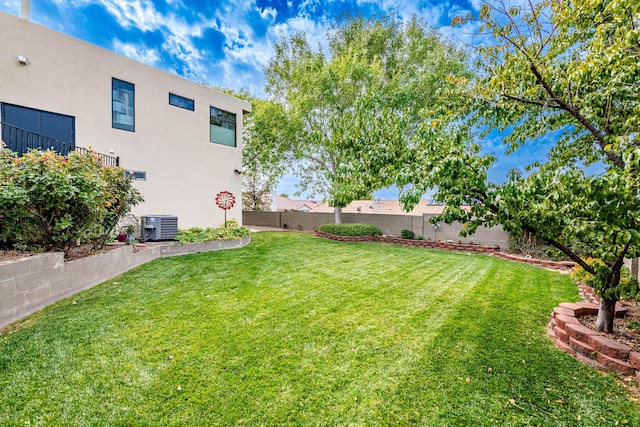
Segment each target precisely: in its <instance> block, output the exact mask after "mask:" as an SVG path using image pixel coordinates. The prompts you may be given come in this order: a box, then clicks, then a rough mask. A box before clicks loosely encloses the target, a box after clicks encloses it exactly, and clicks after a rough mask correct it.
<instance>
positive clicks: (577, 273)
mask: <svg viewBox="0 0 640 427" xmlns="http://www.w3.org/2000/svg"><path fill="white" fill-rule="evenodd" d="M586 261H587V264H589V265H590V266H591V267H593V268H594V269H595V270H596V272H597V271H599V270H602V269H603V268H604V267H605V263H604V262H603V261H602V260H599V259H596V258H587V260H586ZM620 273H621V277H620V283H619V284H618V286H616V287H615V288H614V289H608V290H607V291H606V293H608V294H610V295H607V296H609V297H614V296H615V297H616V298H618V299H633V300H637V299H638V297H639V296H640V294H639V293H640V285H639V284H638V281H637V280H636V279H634V278H633V277H631V272H630V271H629V269H628V268H627V267H622V270H621V271H620ZM571 278H572V279H573V280H574V281H575V282H577V283H583V284H585V285H587V286H590V287H592V288H593V289H594V290H595V291H596V292H597V293H598V294H599V295H600V294H601V293H602V292H601V290H600V289H599V287H600V283H599V282H598V279H597V277H596V276H594V275H592V274H591V273H589V272H587V271H586V270H585V269H584V268H582V267H581V266H579V265H576V267H575V268H574V269H573V271H572V272H571Z"/></svg>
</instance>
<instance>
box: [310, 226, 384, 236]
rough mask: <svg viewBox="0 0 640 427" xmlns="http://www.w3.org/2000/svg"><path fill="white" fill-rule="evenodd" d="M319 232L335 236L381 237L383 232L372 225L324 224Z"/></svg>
mask: <svg viewBox="0 0 640 427" xmlns="http://www.w3.org/2000/svg"><path fill="white" fill-rule="evenodd" d="M318 230H319V231H321V232H323V233H327V234H333V235H334V236H379V235H381V234H382V231H380V229H379V228H378V227H376V226H375V225H371V224H359V223H355V224H323V225H321V226H320V227H319V228H318Z"/></svg>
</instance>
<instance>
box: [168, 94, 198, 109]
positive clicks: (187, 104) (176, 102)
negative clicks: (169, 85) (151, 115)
mask: <svg viewBox="0 0 640 427" xmlns="http://www.w3.org/2000/svg"><path fill="white" fill-rule="evenodd" d="M169 105H173V106H176V107H180V108H184V109H185V110H191V111H194V110H195V108H196V103H195V102H194V101H193V99H189V98H185V97H184V96H180V95H176V94H175V93H171V92H169Z"/></svg>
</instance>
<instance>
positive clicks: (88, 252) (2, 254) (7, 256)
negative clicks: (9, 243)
mask: <svg viewBox="0 0 640 427" xmlns="http://www.w3.org/2000/svg"><path fill="white" fill-rule="evenodd" d="M118 247H119V246H117V245H114V246H110V245H107V246H105V247H104V248H102V249H97V250H96V249H93V244H91V243H88V244H86V245H80V246H75V247H73V248H71V249H70V250H69V253H68V254H67V256H66V257H65V258H64V260H65V261H73V260H74V259H80V258H85V257H88V256H92V255H96V254H99V253H103V252H106V251H110V250H112V249H115V248H118ZM40 253H42V252H29V251H0V262H3V261H14V260H17V259H20V258H26V257H30V256H34V255H39V254H40Z"/></svg>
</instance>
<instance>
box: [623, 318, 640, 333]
mask: <svg viewBox="0 0 640 427" xmlns="http://www.w3.org/2000/svg"><path fill="white" fill-rule="evenodd" d="M624 327H625V328H627V329H631V330H634V331H636V332H640V322H638V321H637V320H635V319H633V320H631V321H630V322H627V324H626V325H624Z"/></svg>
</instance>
